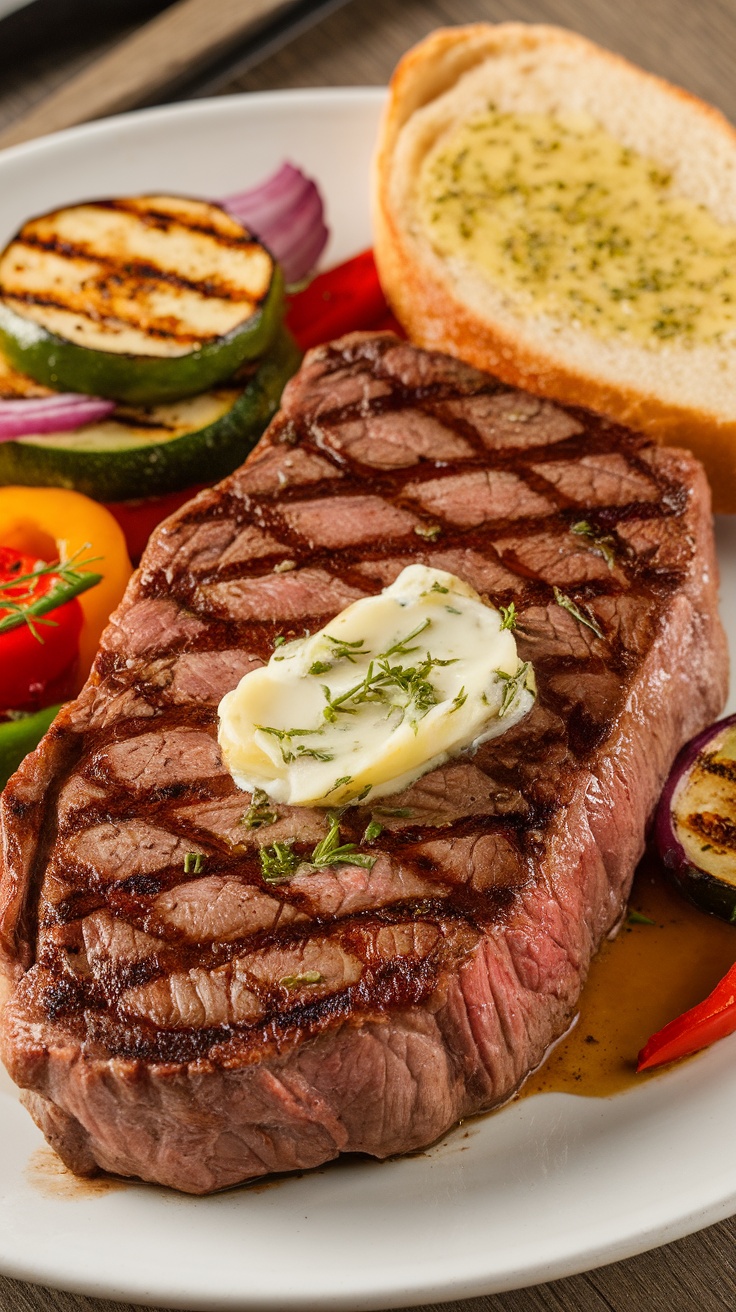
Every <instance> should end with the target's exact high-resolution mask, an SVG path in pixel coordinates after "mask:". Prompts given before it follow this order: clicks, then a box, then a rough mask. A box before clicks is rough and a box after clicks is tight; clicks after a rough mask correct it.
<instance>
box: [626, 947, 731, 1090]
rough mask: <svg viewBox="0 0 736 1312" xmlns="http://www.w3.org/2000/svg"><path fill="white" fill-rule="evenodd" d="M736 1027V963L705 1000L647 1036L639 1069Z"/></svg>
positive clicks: (658, 1063) (693, 1048) (685, 1052)
mask: <svg viewBox="0 0 736 1312" xmlns="http://www.w3.org/2000/svg"><path fill="white" fill-rule="evenodd" d="M735 1031H736V965H734V966H732V967H731V969H730V970H729V971H728V972H727V974H726V975H724V977H723V979H722V980H721V982H720V984H716V987H715V988H714V990H713V992H712V993H709V994H708V997H707V998H706V999H705V1001H704V1002H699V1003H698V1005H697V1006H696V1007H691V1009H690V1011H685V1012H683V1014H682V1016H678V1017H677V1019H676V1020H671V1021H670V1023H669V1025H665V1027H664V1029H661V1030H658V1031H657V1033H656V1034H653V1035H652V1037H651V1038H650V1039H648V1040H647V1042H646V1043H645V1045H644V1047H643V1048H642V1050H641V1052H640V1053H639V1060H638V1063H637V1067H636V1069H637V1071H649V1070H652V1069H653V1068H654V1067H655V1066H664V1065H665V1064H666V1063H667V1062H670V1061H678V1060H679V1059H680V1058H681V1057H689V1056H690V1055H691V1053H693V1052H699V1051H700V1049H701V1048H707V1047H708V1044H710V1043H715V1042H716V1040H717V1039H725V1038H726V1037H727V1035H729V1034H733V1033H734V1032H735Z"/></svg>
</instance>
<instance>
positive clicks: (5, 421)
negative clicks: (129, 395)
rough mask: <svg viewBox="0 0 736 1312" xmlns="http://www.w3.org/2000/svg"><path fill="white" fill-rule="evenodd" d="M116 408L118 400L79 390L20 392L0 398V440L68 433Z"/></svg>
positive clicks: (101, 417) (102, 417) (7, 440)
mask: <svg viewBox="0 0 736 1312" xmlns="http://www.w3.org/2000/svg"><path fill="white" fill-rule="evenodd" d="M114 409H115V402H114V401H103V400H102V399H101V397H97V396H82V395H80V394H77V393H76V392H60V393H59V395H58V396H19V397H10V398H9V399H5V400H0V442H10V441H12V440H13V438H14V437H31V436H35V435H36V434H37V433H66V432H68V431H69V430H70V429H72V428H80V427H81V425H82V424H91V423H93V422H94V420H96V419H104V418H105V417H106V416H107V415H109V414H110V413H111V412H112V411H113V410H114Z"/></svg>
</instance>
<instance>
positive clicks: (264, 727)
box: [219, 565, 534, 806]
mask: <svg viewBox="0 0 736 1312" xmlns="http://www.w3.org/2000/svg"><path fill="white" fill-rule="evenodd" d="M513 624H514V611H513V607H509V608H508V610H507V611H505V612H503V611H499V610H496V609H495V607H493V606H490V605H486V604H485V603H484V602H483V601H482V600H481V598H480V597H479V595H478V593H477V592H475V591H474V590H473V588H471V587H469V586H468V584H467V583H463V582H462V580H461V579H458V578H456V577H455V575H453V574H449V573H447V572H446V571H444V570H437V569H430V568H428V567H427V566H424V565H410V566H408V568H406V569H404V570H402V572H401V574H400V575H399V577H398V578H397V579H396V581H395V582H394V583H392V584H391V586H390V587H388V588H385V589H384V591H383V592H382V593H380V594H379V595H378V596H375V597H366V598H364V599H363V600H361V601H356V602H354V603H353V604H352V605H350V606H348V607H347V608H346V609H345V610H343V611H341V612H340V614H339V615H337V616H336V617H335V619H333V620H331V621H330V623H329V624H328V625H327V626H326V627H325V628H324V629H321V630H320V631H319V633H315V634H312V635H311V636H309V637H306V638H300V639H297V640H296V641H295V642H290V643H287V644H281V645H279V646H277V647H276V649H275V651H274V654H273V655H272V657H271V659H270V661H269V663H268V665H265V666H262V667H261V668H260V669H258V670H253V671H251V673H250V674H246V675H245V677H244V678H243V679H241V681H240V683H239V684H238V686H237V688H235V689H234V690H233V691H232V692H229V693H227V694H226V695H225V697H224V698H223V700H222V701H221V703H220V710H219V716H220V731H219V741H220V747H221V749H222V754H223V758H224V761H225V764H226V766H227V768H228V770H229V771H230V773H231V774H232V776H233V778H234V779H235V782H236V783H237V784H238V785H239V787H241V788H244V789H247V790H249V791H255V790H256V789H262V790H263V792H264V793H266V794H267V795H268V796H269V797H270V798H272V799H273V800H274V801H276V802H285V803H291V804H293V805H299V806H334V805H346V804H349V803H358V802H361V801H363V800H364V799H365V798H367V797H368V796H370V798H371V799H374V798H377V797H383V796H385V795H386V794H388V793H394V792H398V791H400V790H401V789H403V788H406V787H408V785H409V784H410V783H412V782H413V781H414V780H415V779H417V778H418V777H419V776H420V775H422V774H425V773H426V772H427V771H428V770H431V769H433V768H434V767H435V766H438V765H441V764H442V763H443V762H444V761H446V760H447V759H448V757H450V756H453V755H456V754H457V753H458V752H460V751H462V750H463V748H466V747H470V746H471V745H473V744H476V743H480V742H485V741H486V740H487V739H489V738H495V737H497V736H498V735H499V734H501V733H503V732H504V731H505V730H506V729H508V728H510V727H511V726H512V725H513V724H516V723H517V722H518V720H520V719H521V718H522V717H523V716H524V715H526V713H527V712H528V711H529V710H530V709H531V707H532V705H533V702H534V675H533V671H532V669H531V666H530V665H529V664H528V663H526V662H522V661H521V660H520V659H519V656H518V654H517V650H516V641H515V639H514V636H513V633H512V628H513Z"/></svg>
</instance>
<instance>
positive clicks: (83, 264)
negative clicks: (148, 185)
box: [0, 196, 283, 405]
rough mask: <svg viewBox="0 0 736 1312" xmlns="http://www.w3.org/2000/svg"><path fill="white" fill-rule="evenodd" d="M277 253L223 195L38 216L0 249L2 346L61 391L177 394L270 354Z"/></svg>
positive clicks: (278, 291)
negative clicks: (214, 199) (217, 199)
mask: <svg viewBox="0 0 736 1312" xmlns="http://www.w3.org/2000/svg"><path fill="white" fill-rule="evenodd" d="M282 301H283V280H282V277H281V272H280V270H279V267H278V265H277V264H276V263H275V261H274V259H273V257H272V255H271V254H270V253H269V252H268V251H267V250H266V248H265V247H264V246H262V245H261V243H260V242H258V241H256V240H255V238H253V237H252V236H251V234H250V233H249V232H248V231H247V229H245V228H244V227H243V226H242V224H240V223H238V222H237V220H235V219H233V218H232V217H231V216H230V215H229V214H227V213H226V211H225V210H223V209H221V208H220V206H219V205H213V204H211V203H209V202H208V201H202V200H190V199H188V198H186V197H181V196H128V197H122V198H118V199H115V200H100V201H88V202H86V203H85V204H81V205H71V206H68V207H67V208H65V209H60V210H55V211H53V212H52V213H50V214H44V215H41V216H40V217H39V218H35V219H30V220H29V222H28V223H26V224H25V225H24V226H23V228H21V230H20V232H19V233H18V235H17V236H16V237H15V238H14V239H13V240H12V241H11V242H10V244H9V245H8V246H7V247H6V248H5V250H4V251H3V253H2V255H0V343H1V344H2V347H3V349H4V351H5V354H6V355H7V357H8V359H9V360H10V361H11V363H13V364H15V365H16V367H17V368H18V369H21V370H23V372H24V373H27V374H29V375H30V377H31V378H34V379H36V381H38V382H40V383H43V384H45V385H46V386H48V387H53V388H55V389H56V390H57V391H62V392H63V391H69V392H86V393H89V394H90V395H92V396H104V397H108V398H110V399H111V400H115V401H126V402H129V403H131V404H134V405H151V404H156V403H159V402H164V401H174V400H179V399H181V398H182V397H185V396H193V395H194V394H195V393H197V392H203V391H206V390H207V389H208V388H210V387H214V386H215V385H216V384H217V383H220V382H222V381H223V380H224V379H226V378H229V377H230V376H231V375H232V374H233V373H234V372H235V370H236V369H237V368H238V366H239V365H241V364H242V363H243V361H244V360H252V359H255V358H256V357H257V356H260V355H262V354H263V353H264V351H265V350H266V348H267V347H268V345H269V342H270V341H271V340H272V339H273V337H274V335H275V333H276V330H277V328H278V325H279V323H280V322H281V317H282Z"/></svg>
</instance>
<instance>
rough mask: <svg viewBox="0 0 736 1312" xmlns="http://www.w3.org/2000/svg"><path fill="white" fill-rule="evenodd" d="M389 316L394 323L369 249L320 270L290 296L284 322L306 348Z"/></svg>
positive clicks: (376, 324) (379, 323)
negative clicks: (303, 286)
mask: <svg viewBox="0 0 736 1312" xmlns="http://www.w3.org/2000/svg"><path fill="white" fill-rule="evenodd" d="M389 319H390V322H391V325H392V326H393V325H394V324H396V320H395V319H393V316H391V314H390V311H389V308H388V304H387V302H386V298H385V296H384V294H383V291H382V289H381V284H380V282H379V281H378V271H377V269H376V262H375V260H374V258H373V251H371V250H368V251H362V252H361V254H360V255H355V256H353V258H352V259H351V260H345V262H344V263H343V264H338V265H336V267H335V268H334V269H328V270H327V272H326V273H319V274H318V275H317V277H316V278H313V279H312V281H311V282H310V284H309V286H308V287H305V288H304V290H303V291H301V292H297V293H296V294H295V295H294V296H291V297H290V298H289V305H288V310H287V313H286V326H287V328H288V329H289V331H290V332H292V333H293V334H294V337H295V338H296V340H297V343H298V344H299V346H300V348H301V350H302V351H306V350H308V349H309V348H310V347H311V346H319V345H321V344H322V342H329V341H332V339H333V338H334V337H341V336H342V334H343V333H351V332H358V331H370V330H371V329H376V328H378V327H379V326H380V327H383V325H384V323H385V322H386V321H387V320H389ZM396 327H398V325H396ZM399 331H400V329H399Z"/></svg>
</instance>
